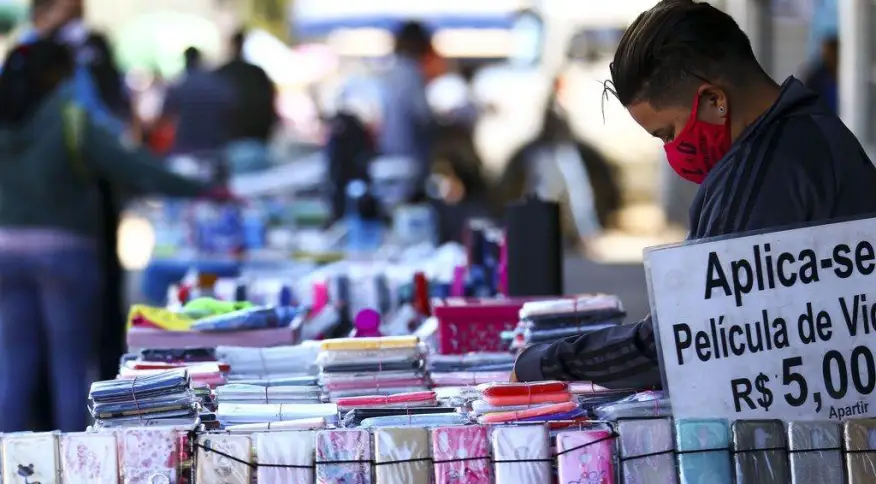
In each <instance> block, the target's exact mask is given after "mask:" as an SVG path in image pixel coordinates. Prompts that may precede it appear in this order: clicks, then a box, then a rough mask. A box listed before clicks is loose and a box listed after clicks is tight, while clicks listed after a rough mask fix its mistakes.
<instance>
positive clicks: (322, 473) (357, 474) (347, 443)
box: [316, 429, 374, 484]
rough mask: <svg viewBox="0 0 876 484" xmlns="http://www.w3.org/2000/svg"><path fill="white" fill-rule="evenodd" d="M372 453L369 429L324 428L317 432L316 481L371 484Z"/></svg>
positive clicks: (328, 483) (324, 483) (323, 482)
mask: <svg viewBox="0 0 876 484" xmlns="http://www.w3.org/2000/svg"><path fill="white" fill-rule="evenodd" d="M372 455H373V454H372V453H371V434H370V433H369V432H368V431H367V430H358V429H354V430H322V431H320V432H318V433H317V434H316V483H317V484H347V483H355V484H372V482H374V480H373V479H372V477H371V470H372V466H371V460H372Z"/></svg>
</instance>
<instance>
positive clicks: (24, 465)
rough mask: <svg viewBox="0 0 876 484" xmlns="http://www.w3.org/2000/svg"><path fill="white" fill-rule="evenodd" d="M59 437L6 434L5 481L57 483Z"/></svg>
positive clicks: (4, 443) (53, 433)
mask: <svg viewBox="0 0 876 484" xmlns="http://www.w3.org/2000/svg"><path fill="white" fill-rule="evenodd" d="M58 437H59V434H58V433H57V432H46V433H19V434H7V435H5V436H4V437H3V482H9V483H14V482H44V483H57V482H58V473H59V472H58V471H59V469H60V467H59V464H60V462H59V460H60V459H59V456H58ZM22 478H23V479H22Z"/></svg>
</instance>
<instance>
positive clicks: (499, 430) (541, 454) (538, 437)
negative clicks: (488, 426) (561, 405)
mask: <svg viewBox="0 0 876 484" xmlns="http://www.w3.org/2000/svg"><path fill="white" fill-rule="evenodd" d="M490 440H491V443H492V448H493V462H494V465H495V472H496V482H501V483H502V484H540V483H545V482H551V462H552V460H553V459H551V456H550V450H549V448H550V445H549V444H550V440H549V437H548V429H547V427H545V426H544V425H535V424H533V425H519V426H508V427H495V428H494V429H493V432H492V435H491V436H490Z"/></svg>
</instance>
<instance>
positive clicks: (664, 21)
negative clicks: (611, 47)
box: [606, 0, 767, 107]
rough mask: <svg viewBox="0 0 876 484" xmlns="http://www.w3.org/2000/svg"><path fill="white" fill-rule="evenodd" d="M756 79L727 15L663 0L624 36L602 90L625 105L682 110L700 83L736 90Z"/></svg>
mask: <svg viewBox="0 0 876 484" xmlns="http://www.w3.org/2000/svg"><path fill="white" fill-rule="evenodd" d="M760 76H764V77H766V76H767V75H766V73H764V72H763V69H762V68H761V67H760V64H758V62H757V59H756V58H755V56H754V52H753V51H752V49H751V42H750V41H749V40H748V37H747V36H746V35H745V33H744V32H742V30H741V29H740V28H739V25H737V24H736V21H734V20H733V18H732V17H731V16H730V15H727V14H726V13H724V12H722V11H721V10H718V9H717V8H715V7H713V6H712V5H709V4H708V3H704V2H703V3H700V2H695V1H693V0H663V1H661V2H660V3H658V4H657V5H656V6H655V7H653V8H652V9H650V10H647V11H645V12H644V13H642V14H641V15H639V17H638V18H637V19H636V20H635V22H633V24H632V25H631V26H630V28H629V29H627V31H626V32H625V33H624V35H623V37H622V38H621V41H620V44H619V45H618V48H617V52H615V55H614V62H612V63H611V86H610V87H608V86H607V87H606V89H607V90H608V91H610V92H613V93H614V94H615V95H616V96H617V98H618V100H620V102H621V104H623V105H624V106H629V105H631V104H634V103H636V102H641V101H648V102H650V103H651V104H652V105H654V106H655V107H664V106H666V105H675V104H678V105H683V106H686V105H688V104H690V103H691V101H692V100H693V96H694V89H696V87H697V86H698V85H699V84H702V83H703V82H717V81H719V80H720V81H724V82H727V83H729V84H731V85H734V86H738V87H741V86H744V85H746V84H747V83H749V82H750V81H752V80H754V79H756V78H758V77H760Z"/></svg>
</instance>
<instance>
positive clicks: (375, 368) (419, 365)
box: [322, 357, 423, 374]
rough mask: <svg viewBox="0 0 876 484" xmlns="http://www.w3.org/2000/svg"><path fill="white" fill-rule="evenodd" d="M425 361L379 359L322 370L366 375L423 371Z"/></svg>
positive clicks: (327, 372) (327, 366)
mask: <svg viewBox="0 0 876 484" xmlns="http://www.w3.org/2000/svg"><path fill="white" fill-rule="evenodd" d="M422 369H423V360H421V359H415V360H399V361H383V360H381V359H380V358H379V357H378V358H377V359H376V360H370V361H369V360H361V361H357V362H352V361H351V362H348V363H333V364H330V365H325V366H323V368H322V371H323V373H325V374H332V373H365V372H390V371H404V372H409V371H422Z"/></svg>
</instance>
